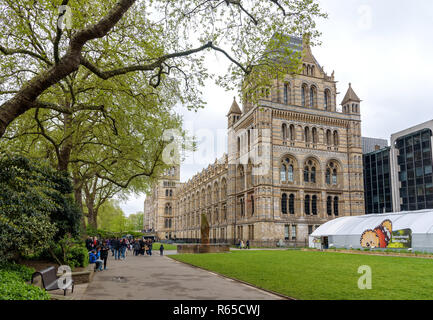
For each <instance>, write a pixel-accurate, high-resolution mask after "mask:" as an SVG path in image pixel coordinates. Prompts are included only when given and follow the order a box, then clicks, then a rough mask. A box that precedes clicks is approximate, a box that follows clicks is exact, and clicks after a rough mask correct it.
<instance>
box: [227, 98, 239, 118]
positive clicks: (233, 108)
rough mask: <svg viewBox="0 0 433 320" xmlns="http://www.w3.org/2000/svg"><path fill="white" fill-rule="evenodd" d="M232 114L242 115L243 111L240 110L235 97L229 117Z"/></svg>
mask: <svg viewBox="0 0 433 320" xmlns="http://www.w3.org/2000/svg"><path fill="white" fill-rule="evenodd" d="M231 113H238V114H242V111H241V109H240V108H239V105H238V103H237V102H236V97H233V103H232V106H231V107H230V111H229V113H228V114H227V115H229V114H231Z"/></svg>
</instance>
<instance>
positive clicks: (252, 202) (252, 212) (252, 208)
mask: <svg viewBox="0 0 433 320" xmlns="http://www.w3.org/2000/svg"><path fill="white" fill-rule="evenodd" d="M251 215H254V196H253V195H252V196H251Z"/></svg>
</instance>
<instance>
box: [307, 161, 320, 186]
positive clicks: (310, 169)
mask: <svg viewBox="0 0 433 320" xmlns="http://www.w3.org/2000/svg"><path fill="white" fill-rule="evenodd" d="M316 167H317V163H316V161H314V160H313V159H309V160H307V161H305V164H304V181H305V182H311V183H316V178H317V174H316Z"/></svg>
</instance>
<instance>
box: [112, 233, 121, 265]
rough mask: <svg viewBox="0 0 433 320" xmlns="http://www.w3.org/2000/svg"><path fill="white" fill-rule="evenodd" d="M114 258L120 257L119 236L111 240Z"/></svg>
mask: <svg viewBox="0 0 433 320" xmlns="http://www.w3.org/2000/svg"><path fill="white" fill-rule="evenodd" d="M113 248H114V260H118V259H120V241H119V238H116V239H114V240H113Z"/></svg>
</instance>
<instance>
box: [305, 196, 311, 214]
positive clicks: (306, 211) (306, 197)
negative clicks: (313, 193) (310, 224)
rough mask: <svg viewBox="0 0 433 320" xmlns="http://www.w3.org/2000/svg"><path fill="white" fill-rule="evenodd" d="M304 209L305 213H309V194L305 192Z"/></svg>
mask: <svg viewBox="0 0 433 320" xmlns="http://www.w3.org/2000/svg"><path fill="white" fill-rule="evenodd" d="M304 211H305V214H306V215H310V196H309V195H308V194H307V195H306V196H305V200H304Z"/></svg>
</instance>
